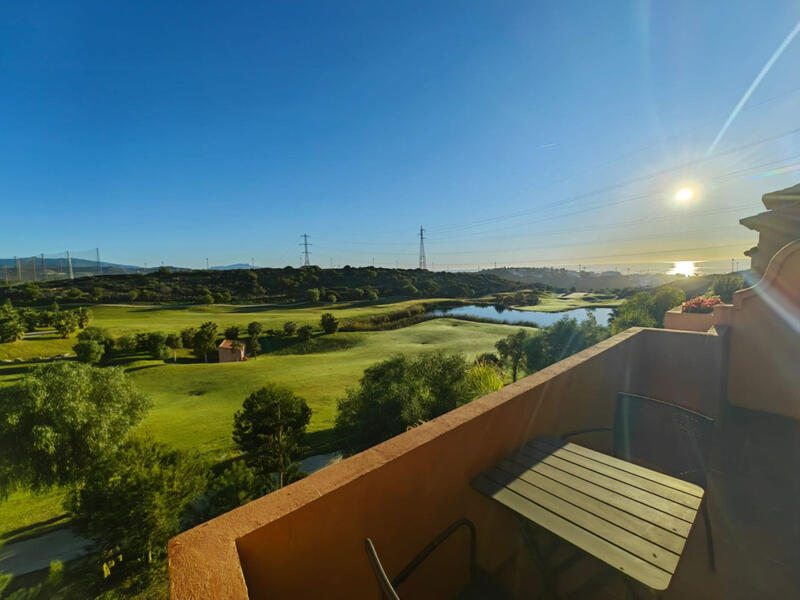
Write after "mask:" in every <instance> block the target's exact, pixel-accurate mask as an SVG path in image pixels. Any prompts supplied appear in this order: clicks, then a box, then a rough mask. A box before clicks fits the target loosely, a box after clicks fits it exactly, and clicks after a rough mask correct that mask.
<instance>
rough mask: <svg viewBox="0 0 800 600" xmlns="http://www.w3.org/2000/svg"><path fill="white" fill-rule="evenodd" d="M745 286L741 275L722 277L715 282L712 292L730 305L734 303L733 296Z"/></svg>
mask: <svg viewBox="0 0 800 600" xmlns="http://www.w3.org/2000/svg"><path fill="white" fill-rule="evenodd" d="M744 286H745V283H744V279H742V278H741V277H740V276H739V275H733V274H730V275H721V276H719V277H717V278H716V279H715V280H714V285H713V286H712V291H713V292H714V294H715V295H717V296H719V297H720V300H722V301H723V302H726V303H728V304H730V303H731V302H733V294H734V293H736V292H737V291H738V290H741V289H742V288H744Z"/></svg>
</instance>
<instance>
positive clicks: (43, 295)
mask: <svg viewBox="0 0 800 600" xmlns="http://www.w3.org/2000/svg"><path fill="white" fill-rule="evenodd" d="M520 287H521V286H520V285H519V284H518V283H515V282H512V281H508V280H505V279H502V278H500V277H497V276H496V275H492V274H487V273H445V272H433V271H425V270H420V269H382V268H374V267H360V268H355V267H347V266H346V267H344V268H342V269H321V268H320V267H316V266H313V267H305V268H300V269H295V268H292V267H285V268H283V269H234V270H221V271H220V270H214V271H211V270H209V271H172V270H170V269H168V268H161V269H158V270H157V271H155V272H152V273H146V274H128V275H102V276H93V277H82V278H77V279H74V280H58V281H46V282H39V283H37V284H25V285H16V286H11V287H9V288H6V289H2V288H0V300H2V299H4V298H6V297H10V298H11V301H12V302H13V303H14V304H15V305H22V304H38V305H44V304H49V303H51V302H52V301H53V300H54V299H56V300H58V301H66V302H86V301H92V302H184V303H194V302H200V303H204V304H211V303H215V302H216V303H227V302H231V301H247V302H259V301H262V300H264V299H267V298H269V299H270V300H271V301H275V300H276V299H285V300H291V301H303V300H312V301H316V300H326V301H339V300H362V299H363V300H375V299H377V298H379V297H395V296H405V297H419V298H431V297H471V296H484V295H487V294H495V293H498V292H506V291H514V290H517V289H519V288H520ZM309 290H316V291H311V292H310V291H309Z"/></svg>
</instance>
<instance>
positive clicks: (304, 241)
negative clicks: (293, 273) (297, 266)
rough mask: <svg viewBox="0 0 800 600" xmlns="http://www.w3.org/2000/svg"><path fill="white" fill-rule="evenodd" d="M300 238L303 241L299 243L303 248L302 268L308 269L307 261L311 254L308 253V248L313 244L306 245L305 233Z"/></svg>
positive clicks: (309, 264)
mask: <svg viewBox="0 0 800 600" xmlns="http://www.w3.org/2000/svg"><path fill="white" fill-rule="evenodd" d="M300 237H301V238H303V241H302V242H300V245H301V246H302V247H303V266H304V267H309V266H311V261H310V260H309V258H308V255H309V254H311V253H310V252H309V250H308V247H309V246H311V245H313V244H309V243H308V237H309V236H308V234H307V233H304V234H303V235H301V236H300Z"/></svg>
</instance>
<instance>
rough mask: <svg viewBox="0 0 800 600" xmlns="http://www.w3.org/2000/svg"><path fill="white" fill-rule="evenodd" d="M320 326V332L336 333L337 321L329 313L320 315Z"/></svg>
mask: <svg viewBox="0 0 800 600" xmlns="http://www.w3.org/2000/svg"><path fill="white" fill-rule="evenodd" d="M320 324H321V325H322V331H324V332H325V333H327V334H331V333H336V330H337V329H339V319H337V318H336V317H334V316H333V315H332V314H331V313H325V314H324V315H322V318H321V319H320Z"/></svg>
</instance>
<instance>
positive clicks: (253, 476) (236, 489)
mask: <svg viewBox="0 0 800 600" xmlns="http://www.w3.org/2000/svg"><path fill="white" fill-rule="evenodd" d="M274 489H275V483H274V481H273V480H272V479H271V478H269V477H267V478H265V477H261V476H260V475H258V474H257V473H256V472H255V471H254V470H253V469H251V468H250V467H248V466H247V464H245V462H244V461H242V460H237V461H234V462H233V463H231V465H230V466H229V467H228V468H226V469H225V470H224V471H222V472H221V473H219V474H218V475H215V476H213V477H212V478H211V481H209V484H208V487H207V488H206V490H205V492H204V493H203V496H202V500H201V501H200V502H198V503H197V504H198V506H196V507H195V508H194V509H193V511H192V512H193V515H192V516H193V518H192V521H193V522H194V523H204V522H205V521H208V520H209V519H213V518H214V517H218V516H219V515H221V514H223V513H226V512H228V511H229V510H233V509H234V508H238V507H239V506H244V505H245V504H247V503H248V502H251V501H253V500H255V499H256V498H260V497H261V496H263V495H265V494H268V493H269V492H271V491H273V490H274Z"/></svg>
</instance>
